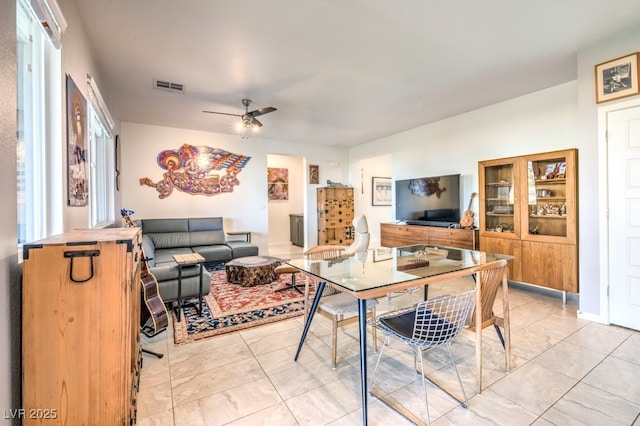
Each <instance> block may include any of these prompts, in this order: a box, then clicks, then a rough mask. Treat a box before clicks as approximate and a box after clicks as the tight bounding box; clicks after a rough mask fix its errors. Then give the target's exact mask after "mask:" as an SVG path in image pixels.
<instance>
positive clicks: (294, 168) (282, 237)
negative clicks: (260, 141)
mask: <svg viewBox="0 0 640 426" xmlns="http://www.w3.org/2000/svg"><path fill="white" fill-rule="evenodd" d="M269 170H278V171H279V172H280V174H279V176H280V177H281V178H282V179H284V180H285V181H286V182H280V183H278V186H279V191H278V194H279V195H275V194H272V195H270V196H269V197H268V208H267V211H268V215H269V222H268V223H269V226H268V235H269V253H272V252H275V251H278V250H279V249H281V248H284V249H288V248H289V246H291V245H292V244H291V234H290V231H291V230H290V221H291V217H290V215H299V214H304V210H305V209H304V206H305V202H304V199H305V197H304V190H305V185H304V182H305V178H306V175H305V173H304V158H303V157H296V156H290V155H278V154H268V155H267V180H269V177H268V176H269V173H268V171H269ZM283 176H284V177H283ZM272 180H273V179H272ZM278 180H280V179H278ZM271 186H273V182H267V188H265V190H267V191H269V188H270V187H271ZM283 193H284V194H286V195H284V196H283V195H282V194H283Z"/></svg>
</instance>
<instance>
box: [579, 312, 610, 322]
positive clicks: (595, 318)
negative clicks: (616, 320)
mask: <svg viewBox="0 0 640 426" xmlns="http://www.w3.org/2000/svg"><path fill="white" fill-rule="evenodd" d="M577 316H578V318H579V319H583V320H586V321H591V322H597V323H600V324H606V325H609V321H607V320H605V319H604V318H603V317H602V315H596V314H591V313H588V312H584V311H581V310H578V312H577Z"/></svg>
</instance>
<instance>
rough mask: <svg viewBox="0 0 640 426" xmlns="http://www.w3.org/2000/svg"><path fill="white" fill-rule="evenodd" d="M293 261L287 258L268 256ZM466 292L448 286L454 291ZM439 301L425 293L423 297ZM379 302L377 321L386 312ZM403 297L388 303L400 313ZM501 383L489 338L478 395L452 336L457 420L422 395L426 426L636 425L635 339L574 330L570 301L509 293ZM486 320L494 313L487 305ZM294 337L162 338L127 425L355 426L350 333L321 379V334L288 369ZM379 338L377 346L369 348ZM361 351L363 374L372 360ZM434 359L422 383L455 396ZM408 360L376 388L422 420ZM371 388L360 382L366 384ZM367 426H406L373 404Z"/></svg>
mask: <svg viewBox="0 0 640 426" xmlns="http://www.w3.org/2000/svg"><path fill="white" fill-rule="evenodd" d="M292 253H293V255H299V254H300V251H299V249H298V248H297V247H294V246H286V247H284V248H280V249H271V250H270V255H273V256H280V257H289V256H291V255H292ZM469 281H470V280H466V281H465V280H461V281H460V282H459V283H457V284H458V285H459V286H461V287H464V286H466V285H469V286H470V285H471V283H470V282H469ZM442 291H444V290H443V289H442V288H437V287H432V289H431V292H430V295H433V294H436V293H437V292H442ZM387 303H388V300H387V299H381V301H380V305H379V311H384V310H386V309H387V306H388V305H387ZM410 303H411V299H410V298H409V296H407V295H403V296H400V297H395V298H393V299H392V300H391V306H392V308H396V307H400V306H403V305H408V304H410ZM510 304H511V318H512V326H511V333H512V351H513V360H512V365H513V367H512V371H511V373H510V374H506V372H505V369H504V351H503V350H502V347H501V346H500V342H499V341H498V339H497V337H496V333H495V332H494V331H493V329H492V328H487V329H485V330H484V334H483V343H484V344H483V363H484V369H483V386H484V387H483V390H482V393H481V394H478V392H477V385H476V380H475V358H474V356H475V355H474V334H473V332H471V331H467V330H465V331H463V332H462V334H461V335H460V336H458V338H457V339H456V340H455V341H454V344H453V345H452V351H453V354H454V357H455V358H456V362H457V365H458V369H459V371H460V374H461V376H462V379H463V382H464V386H465V390H466V392H467V396H468V397H469V408H468V409H464V408H462V407H460V406H459V405H457V404H455V403H454V401H453V400H452V399H451V398H449V397H448V396H446V395H445V394H444V393H443V392H442V391H440V390H439V389H437V388H435V387H433V386H430V387H429V407H430V412H431V423H432V424H433V425H435V426H439V425H467V424H469V425H509V426H512V425H530V424H535V425H563V426H564V425H594V426H595V425H597V426H601V425H640V332H637V331H633V330H628V329H624V328H620V327H615V326H605V325H601V324H597V323H592V322H588V321H584V320H580V319H577V318H576V309H577V301H576V300H575V298H572V297H569V298H568V303H567V305H563V304H562V299H561V296H560V294H559V293H556V292H550V291H546V290H543V289H539V288H535V287H531V286H520V285H512V286H510ZM496 310H497V311H499V310H500V303H499V302H496ZM301 330H302V318H301V317H298V318H294V319H290V320H286V321H281V322H278V323H274V324H271V325H265V326H261V327H256V328H252V329H249V330H246V331H241V332H235V333H230V334H224V335H221V336H217V337H213V338H209V339H206V340H203V341H200V342H196V343H190V344H186V345H183V346H175V345H174V344H173V335H172V331H171V329H169V330H167V332H163V333H161V334H159V335H158V336H155V337H154V338H152V339H148V338H144V337H143V345H144V347H145V348H147V349H151V350H155V351H159V352H162V353H164V354H165V356H164V357H163V358H162V359H156V358H154V357H152V356H148V355H145V356H144V366H143V369H142V375H141V381H140V392H139V395H138V424H139V425H145V426H146V425H176V426H182V425H227V424H231V425H358V424H361V419H362V412H361V409H360V390H359V389H360V388H359V385H360V382H359V356H358V331H357V326H356V325H354V326H350V327H347V328H345V329H343V330H341V332H340V335H339V337H338V356H339V359H338V366H337V368H336V370H332V369H331V366H330V363H331V361H330V356H331V346H330V345H331V327H330V322H329V321H328V320H326V319H325V318H323V317H320V316H317V317H315V318H314V322H313V324H312V326H311V330H310V333H309V336H308V338H307V343H306V345H305V347H304V348H303V350H302V352H301V354H300V358H299V359H298V361H297V362H294V361H293V356H294V353H295V349H296V347H297V343H298V340H299V338H300V333H301ZM379 337H380V336H379ZM371 352H372V351H371V347H370V350H369V354H370V357H369V367H370V371H373V370H372V369H373V366H374V365H375V361H376V359H377V355H376V354H372V353H371ZM445 356H446V355H445V353H444V352H439V349H434V350H432V351H430V352H428V355H427V358H428V359H429V361H428V366H427V367H426V368H427V369H428V370H429V371H428V376H429V377H432V378H435V379H436V380H437V381H438V382H439V383H443V385H444V386H445V387H446V388H448V389H450V390H451V391H452V392H453V393H454V394H460V390H459V386H458V385H457V380H456V379H455V375H454V373H453V371H452V370H451V368H450V366H447V365H445V364H444V363H443V362H444V360H445ZM412 367H413V356H412V355H411V354H410V352H408V350H407V349H405V348H404V347H403V346H402V345H401V344H400V343H398V342H397V341H396V342H393V341H392V343H391V345H390V346H389V347H387V348H386V349H385V352H384V357H383V360H382V362H381V366H380V369H381V371H380V372H379V373H378V377H377V378H376V384H377V386H378V388H379V390H380V391H382V392H384V393H386V394H387V395H388V396H390V397H392V398H393V399H395V400H396V401H399V402H400V403H401V404H402V405H403V406H405V407H406V408H407V409H409V410H410V411H411V412H413V413H414V414H415V415H416V416H418V417H419V418H424V403H423V400H422V389H421V380H420V378H419V376H417V375H416V374H415V372H414V371H413V370H412ZM369 377H371V373H370V375H369ZM369 423H370V424H371V425H403V424H411V423H410V422H409V421H407V420H406V419H405V418H404V417H401V416H400V415H398V414H397V413H396V412H395V411H393V410H392V409H390V408H388V407H387V406H386V405H385V404H383V403H381V402H380V401H379V400H377V399H375V398H373V397H371V398H370V399H369Z"/></svg>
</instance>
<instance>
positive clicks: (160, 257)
mask: <svg viewBox="0 0 640 426" xmlns="http://www.w3.org/2000/svg"><path fill="white" fill-rule="evenodd" d="M191 253H193V251H191V249H190V248H189V247H176V248H166V249H158V248H157V247H156V262H155V266H158V264H159V263H163V262H171V263H173V264H174V265H175V264H176V263H175V261H174V260H173V256H174V255H176V254H191Z"/></svg>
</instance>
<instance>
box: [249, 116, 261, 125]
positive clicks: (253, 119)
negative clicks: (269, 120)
mask: <svg viewBox="0 0 640 426" xmlns="http://www.w3.org/2000/svg"><path fill="white" fill-rule="evenodd" d="M251 124H253V125H254V126H256V127H258V128H260V127H262V123H261V122H259V121H258V119H257V118H255V117H253V118H251Z"/></svg>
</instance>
